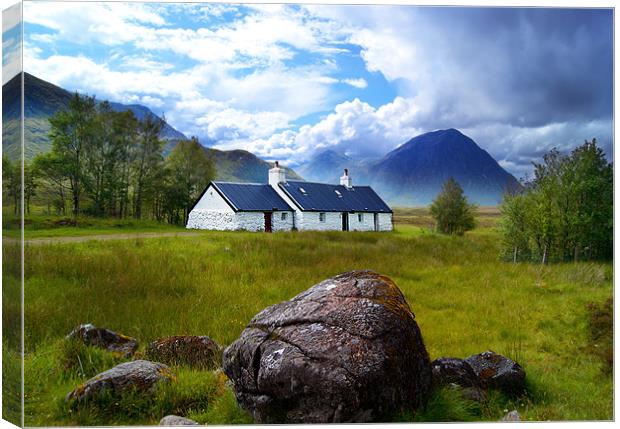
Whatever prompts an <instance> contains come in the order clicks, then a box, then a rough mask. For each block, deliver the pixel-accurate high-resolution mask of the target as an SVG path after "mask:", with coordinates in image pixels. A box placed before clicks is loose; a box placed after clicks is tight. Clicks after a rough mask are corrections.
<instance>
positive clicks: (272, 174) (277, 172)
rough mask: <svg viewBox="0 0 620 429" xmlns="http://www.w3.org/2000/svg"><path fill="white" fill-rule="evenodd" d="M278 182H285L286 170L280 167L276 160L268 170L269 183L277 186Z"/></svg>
mask: <svg viewBox="0 0 620 429" xmlns="http://www.w3.org/2000/svg"><path fill="white" fill-rule="evenodd" d="M278 183H286V172H285V171H284V169H283V168H281V167H280V163H279V162H278V161H276V163H275V165H274V166H273V168H272V169H271V170H269V184H270V185H271V186H278Z"/></svg>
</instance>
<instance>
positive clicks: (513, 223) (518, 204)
mask: <svg viewBox="0 0 620 429" xmlns="http://www.w3.org/2000/svg"><path fill="white" fill-rule="evenodd" d="M529 205H530V201H529V200H528V199H527V198H525V196H524V195H520V194H507V195H505V196H504V199H503V201H502V204H501V212H502V214H503V217H502V219H501V221H500V225H499V226H500V229H501V231H502V236H503V237H504V246H505V249H506V252H507V253H509V254H510V256H511V258H512V260H513V262H515V263H516V262H517V260H518V259H519V258H520V257H521V258H523V257H524V256H526V255H527V256H529V254H530V236H529V231H530V228H531V226H530V213H531V207H529Z"/></svg>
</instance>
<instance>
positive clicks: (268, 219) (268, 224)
mask: <svg viewBox="0 0 620 429" xmlns="http://www.w3.org/2000/svg"><path fill="white" fill-rule="evenodd" d="M271 215H272V213H271V212H265V232H271Z"/></svg>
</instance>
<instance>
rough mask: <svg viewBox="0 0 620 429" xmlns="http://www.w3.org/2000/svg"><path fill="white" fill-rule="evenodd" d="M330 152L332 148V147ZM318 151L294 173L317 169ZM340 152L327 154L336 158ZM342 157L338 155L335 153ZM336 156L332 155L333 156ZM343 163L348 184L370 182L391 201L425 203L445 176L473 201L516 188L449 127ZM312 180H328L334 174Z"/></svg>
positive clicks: (488, 201) (495, 198)
mask: <svg viewBox="0 0 620 429" xmlns="http://www.w3.org/2000/svg"><path fill="white" fill-rule="evenodd" d="M332 152H334V151H332ZM323 153H324V152H321V153H320V154H318V155H317V156H315V157H314V158H312V159H311V160H310V161H309V162H308V163H307V164H306V165H305V166H302V167H300V168H299V171H305V170H306V169H309V168H310V167H308V166H307V165H310V166H311V169H312V170H313V171H320V170H321V168H320V164H321V159H322V154H323ZM338 155H339V154H338V153H337V152H335V154H330V157H332V158H336V157H337V156H338ZM340 155H341V154H340ZM336 159H337V158H336ZM351 161H352V162H351V163H350V164H349V165H344V164H343V165H341V166H340V167H341V168H339V169H338V171H337V173H340V172H341V171H342V168H344V167H347V168H349V170H350V172H351V176H352V178H353V183H354V184H355V183H359V184H362V183H363V184H369V185H371V186H373V187H374V188H375V190H377V192H379V194H380V195H381V196H382V197H383V198H384V199H385V200H386V201H388V202H390V203H391V204H393V205H401V204H402V205H412V204H413V205H427V204H429V203H430V202H431V201H432V200H433V199H434V198H435V197H436V195H437V194H438V193H439V192H440V191H441V186H442V185H443V183H444V182H445V181H446V180H448V179H449V178H450V177H453V178H454V179H456V180H457V181H458V182H459V184H460V185H461V186H462V187H463V189H464V191H465V194H466V195H467V196H468V198H469V199H470V201H472V202H474V203H476V204H483V205H495V204H498V203H499V202H500V201H501V199H502V196H503V193H504V192H505V191H506V190H513V189H516V188H519V187H520V185H519V183H518V181H517V180H516V179H515V178H514V176H512V175H511V174H510V173H508V172H507V171H506V170H504V169H503V168H502V167H501V166H500V165H499V164H498V163H497V161H495V159H493V157H492V156H491V155H490V154H489V153H488V152H487V151H485V150H484V149H482V148H480V147H479V146H478V145H477V144H476V142H474V141H473V140H472V139H471V138H470V137H468V136H466V135H465V134H463V133H461V132H460V131H459V130H457V129H454V128H448V129H444V130H436V131H431V132H428V133H424V134H420V135H418V136H415V137H413V138H411V139H410V140H408V141H407V142H405V143H403V144H402V145H400V146H399V147H397V148H396V149H394V150H392V151H390V152H388V153H387V154H385V155H384V156H383V157H382V158H380V159H379V160H376V161H368V162H364V161H363V160H351ZM334 173H336V172H333V173H332V172H329V174H323V175H322V176H321V175H318V177H315V179H318V180H329V181H332V182H333V180H334V178H333V177H332V176H333V174H334Z"/></svg>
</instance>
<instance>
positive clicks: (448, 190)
mask: <svg viewBox="0 0 620 429" xmlns="http://www.w3.org/2000/svg"><path fill="white" fill-rule="evenodd" d="M475 209H476V207H475V206H473V205H471V204H469V203H468V202H467V198H466V197H465V195H463V188H461V186H460V185H459V184H458V183H457V181H456V180H454V179H453V178H450V179H448V180H447V181H446V182H445V183H444V184H443V186H442V189H441V192H440V193H439V195H437V198H435V200H434V201H433V203H432V204H431V207H430V213H431V216H433V219H435V222H436V223H437V230H438V231H439V232H441V233H442V234H450V235H453V234H455V235H463V234H464V233H465V232H466V231H469V230H471V229H473V228H474V227H475V226H476V222H475V218H474V211H475Z"/></svg>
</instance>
